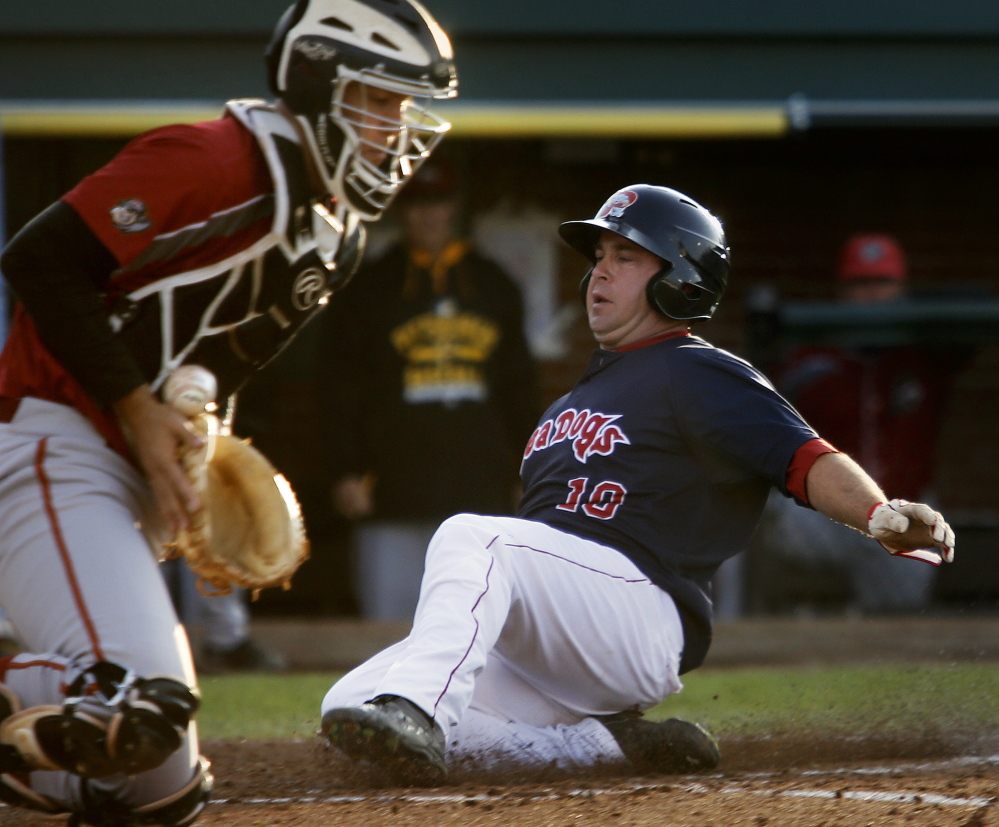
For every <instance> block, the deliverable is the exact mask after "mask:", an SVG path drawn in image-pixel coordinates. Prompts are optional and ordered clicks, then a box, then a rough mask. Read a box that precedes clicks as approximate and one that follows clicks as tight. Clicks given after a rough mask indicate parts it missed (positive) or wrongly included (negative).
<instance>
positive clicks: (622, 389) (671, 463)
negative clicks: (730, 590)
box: [518, 336, 816, 671]
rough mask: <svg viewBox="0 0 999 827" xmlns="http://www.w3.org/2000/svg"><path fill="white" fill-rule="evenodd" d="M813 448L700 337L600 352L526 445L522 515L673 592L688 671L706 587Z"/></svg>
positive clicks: (703, 634)
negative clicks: (612, 556) (617, 556)
mask: <svg viewBox="0 0 999 827" xmlns="http://www.w3.org/2000/svg"><path fill="white" fill-rule="evenodd" d="M815 438H816V434H815V432H814V431H813V430H812V429H811V428H810V427H809V426H808V425H807V424H806V423H805V422H804V421H803V420H802V419H801V417H800V416H799V415H798V413H797V412H796V411H795V410H794V408H793V407H792V406H791V405H790V404H789V403H788V402H786V401H785V400H784V399H783V398H782V397H781V396H780V395H779V394H778V393H777V392H776V391H775V390H774V388H773V386H772V385H771V384H770V382H769V381H768V380H767V379H766V378H764V377H763V376H762V375H761V374H760V373H758V372H757V371H756V370H755V369H754V368H753V367H752V366H751V365H749V364H748V363H747V362H745V361H743V360H742V359H739V358H738V357H736V356H733V355H732V354H730V353H727V352H726V351H723V350H719V349H718V348H716V347H714V346H712V345H710V344H708V343H707V342H705V341H704V340H703V339H700V338H698V337H695V336H678V337H674V338H668V339H665V340H662V341H658V342H656V343H654V344H650V345H648V346H646V347H641V348H639V349H636V350H631V351H625V352H612V351H602V350H598V351H597V352H596V353H594V355H593V358H592V360H591V361H590V364H589V366H588V367H587V369H586V372H585V373H584V374H583V376H582V378H581V379H580V380H579V382H578V383H577V385H576V387H575V388H573V390H572V391H571V392H570V393H568V394H567V395H566V396H564V397H562V398H561V399H559V400H558V401H557V402H555V403H554V404H553V405H552V406H551V407H550V408H549V409H548V410H547V411H546V412H545V414H544V415H543V416H542V420H541V424H540V425H539V426H538V428H537V430H535V432H534V435H533V436H532V437H531V439H530V440H529V441H528V444H527V448H526V449H525V452H524V462H523V466H522V468H521V475H522V478H523V484H524V497H523V499H522V500H521V505H520V509H519V511H518V516H519V517H523V518H525V519H530V520H537V521H539V522H543V523H546V524H548V525H550V526H553V527H554V528H558V529H560V530H562V531H566V532H569V533H571V534H575V535H577V536H579V537H584V538H586V539H589V540H593V541H595V542H598V543H601V544H603V545H607V546H611V547H613V548H615V549H618V550H619V551H621V552H622V553H623V554H625V555H626V556H627V557H628V558H630V559H631V560H632V561H634V563H635V564H636V565H637V566H638V567H639V568H640V569H641V570H642V572H644V573H645V574H646V575H647V576H648V577H649V578H650V579H651V580H652V581H653V582H654V583H656V584H657V585H658V586H660V587H661V588H663V589H665V590H666V591H667V592H669V593H670V594H671V595H672V597H673V599H674V600H675V601H676V603H677V607H678V608H679V610H680V614H681V617H682V619H683V622H684V634H685V645H684V653H683V662H682V664H681V671H689V670H690V669H693V668H694V667H695V666H698V665H699V664H700V663H701V662H702V661H703V659H704V656H705V654H706V653H707V649H708V646H709V645H710V639H711V599H710V580H711V578H712V576H713V575H714V573H715V571H716V570H717V569H718V566H719V565H721V563H722V562H724V561H725V560H726V559H727V558H729V557H731V556H733V555H735V554H737V553H738V552H740V551H743V550H744V549H745V548H746V547H747V545H748V544H749V540H750V537H751V535H752V533H753V531H754V529H755V528H756V524H757V523H758V521H759V519H760V515H761V513H762V510H763V505H764V502H765V500H766V498H767V493H768V491H769V489H770V487H771V486H772V485H774V486H777V487H778V488H780V489H781V491H783V492H784V493H787V489H786V486H785V482H786V475H787V470H788V466H789V465H790V463H791V460H792V458H793V456H794V453H795V451H797V449H798V448H799V447H801V446H802V445H803V444H804V443H806V442H808V441H809V440H812V439H815Z"/></svg>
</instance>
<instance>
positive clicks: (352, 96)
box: [343, 81, 409, 166]
mask: <svg viewBox="0 0 999 827" xmlns="http://www.w3.org/2000/svg"><path fill="white" fill-rule="evenodd" d="M408 102H409V98H408V97H407V96H406V95H402V94H399V93H398V92H390V91H389V90H387V89H380V88H378V87H377V86H368V85H367V84H364V83H358V82H356V81H354V82H351V83H349V84H348V85H347V87H346V88H345V89H344V90H343V108H344V110H345V111H346V112H348V113H351V114H350V116H349V117H350V120H352V121H354V124H355V126H354V128H355V130H356V131H357V134H358V137H359V138H360V140H361V148H360V153H361V157H362V158H364V160H365V161H367V162H368V163H371V164H374V165H375V166H378V165H379V164H381V163H382V161H384V160H385V158H386V157H387V156H388V152H387V151H386V150H388V149H390V148H391V147H392V146H393V145H394V144H395V142H396V141H398V140H399V127H400V122H401V121H402V113H403V110H404V109H405V107H406V104H407V103H408Z"/></svg>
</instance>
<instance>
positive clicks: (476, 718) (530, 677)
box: [322, 514, 683, 770]
mask: <svg viewBox="0 0 999 827" xmlns="http://www.w3.org/2000/svg"><path fill="white" fill-rule="evenodd" d="M682 649H683V632H682V628H681V625H680V618H679V615H678V613H677V610H676V606H675V604H674V603H673V600H672V598H671V597H670V596H669V595H668V594H666V592H664V591H663V590H662V589H660V588H658V587H657V586H655V585H654V584H653V583H652V582H651V581H650V580H649V579H648V578H647V577H645V575H643V574H642V573H641V572H640V571H639V570H638V568H637V567H636V566H635V565H634V564H633V563H632V562H631V561H630V560H628V558H626V557H625V556H624V555H622V554H621V553H620V552H618V551H615V550H614V549H612V548H608V547H607V546H602V545H600V544H598V543H594V542H591V541H589V540H584V539H581V538H579V537H576V536H574V535H571V534H567V533H565V532H562V531H559V530H557V529H554V528H551V527H550V526H547V525H544V524H542V523H537V522H532V521H529V520H521V519H517V518H514V517H485V516H479V515H474V514H459V515H457V516H455V517H451V518H450V519H448V520H446V521H445V522H444V523H443V524H442V525H441V526H440V528H439V529H438V531H437V533H436V534H435V535H434V537H433V540H432V541H431V543H430V546H429V548H428V549H427V558H426V566H425V574H424V577H423V585H422V588H421V591H420V600H419V604H418V606H417V609H416V616H415V618H414V623H413V628H412V632H411V633H410V635H409V636H408V637H407V638H406V639H405V640H402V641H400V642H399V643H396V644H395V645H393V646H391V647H389V648H388V649H386V650H384V651H382V652H380V653H379V654H377V655H375V656H374V657H373V658H371V659H370V660H368V661H367V662H366V663H364V664H362V665H361V666H359V667H358V668H357V669H354V670H353V671H351V672H349V673H348V674H347V675H345V676H344V677H343V678H342V679H341V680H340V681H338V682H337V683H336V684H334V686H333V687H332V688H331V689H330V690H329V692H328V693H327V695H326V697H325V698H324V700H323V704H322V711H323V712H326V711H327V710H329V709H333V708H338V707H344V706H357V705H359V704H361V703H363V702H365V701H367V700H370V699H371V698H373V697H375V696H377V695H382V694H392V695H400V696H402V697H405V698H408V699H409V700H411V701H412V702H414V703H415V704H417V705H418V706H420V707H421V708H422V709H424V710H425V711H427V712H428V713H430V714H431V715H433V717H434V719H435V721H436V722H437V723H438V724H439V725H440V726H441V727H442V728H443V730H444V732H445V733H446V735H447V741H448V756H449V760H454V759H459V760H465V759H472V760H474V761H475V762H477V763H478V764H479V765H480V766H481V765H483V764H485V765H490V764H494V763H495V764H502V765H509V764H511V763H512V764H518V765H522V766H528V767H529V766H539V767H541V766H551V765H553V764H554V765H555V766H558V767H560V768H562V769H566V770H572V769H575V768H582V767H587V766H591V765H593V764H596V763H603V762H613V761H620V760H621V759H622V754H621V751H620V749H619V748H618V746H617V743H616V742H615V741H614V739H613V737H612V736H611V735H610V733H609V732H608V731H607V730H606V729H605V728H604V727H603V726H602V725H600V724H599V723H597V722H596V721H595V720H593V718H592V717H591V716H594V715H608V714H613V713H615V712H620V711H622V710H625V709H631V708H638V709H647V708H649V707H651V706H654V705H656V704H658V703H659V702H660V701H661V700H662V699H663V698H665V697H667V696H669V695H673V694H675V693H677V692H679V691H680V690H681V688H682V684H681V683H680V679H679V676H678V669H679V663H680V655H681V653H682Z"/></svg>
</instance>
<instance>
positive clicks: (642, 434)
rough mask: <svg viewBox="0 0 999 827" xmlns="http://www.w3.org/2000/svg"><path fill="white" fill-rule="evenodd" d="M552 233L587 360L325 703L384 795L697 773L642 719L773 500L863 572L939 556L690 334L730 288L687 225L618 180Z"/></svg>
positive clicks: (711, 250) (340, 737) (851, 468)
mask: <svg viewBox="0 0 999 827" xmlns="http://www.w3.org/2000/svg"><path fill="white" fill-rule="evenodd" d="M559 232H560V235H561V236H562V238H563V239H564V240H565V241H566V242H567V243H568V244H569V245H571V246H572V247H573V248H574V249H576V250H577V251H578V252H579V253H581V254H582V255H583V256H584V257H585V258H586V259H587V260H588V261H589V263H590V264H591V269H590V270H589V272H588V273H587V274H586V275H585V277H584V278H583V281H582V285H581V292H582V295H583V300H584V303H585V306H586V311H587V317H588V321H589V325H590V329H591V330H592V332H593V336H594V338H595V340H596V342H597V345H598V348H597V350H596V351H595V352H594V353H593V356H592V358H591V361H590V364H589V366H588V367H587V368H586V370H585V372H584V374H583V376H582V377H581V378H580V380H579V382H578V383H577V384H576V386H575V387H574V388H573V389H572V390H571V391H570V392H569V393H568V394H566V395H565V396H564V397H562V398H561V399H558V400H556V401H555V402H554V403H553V404H552V405H551V406H550V407H549V409H548V410H547V411H546V412H545V413H544V414H542V417H541V421H540V423H539V424H538V427H537V428H536V429H535V432H534V434H533V435H532V436H531V438H530V439H529V440H528V443H527V447H526V449H525V452H524V461H523V464H522V467H521V478H522V481H523V486H524V496H523V498H522V499H521V503H520V507H519V509H518V511H517V516H516V517H497V516H488V515H481V514H459V515H456V516H454V517H451V518H449V519H448V520H446V521H445V522H444V523H442V525H441V526H440V528H439V529H438V531H437V532H436V534H435V535H434V537H433V539H432V540H431V542H430V545H429V547H428V549H427V557H426V571H425V574H424V578H423V586H422V590H421V592H420V601H419V604H418V606H417V609H416V616H415V618H414V622H413V628H412V632H411V633H410V635H409V636H408V637H407V638H406V639H404V640H402V641H400V642H398V643H396V644H395V645H393V646H391V647H389V648H388V649H386V650H384V651H382V652H380V653H379V654H377V655H375V656H374V657H372V658H371V659H369V660H368V661H367V662H365V663H363V664H361V665H360V666H358V667H357V668H356V669H354V670H352V671H351V672H349V673H348V674H347V675H346V676H344V677H343V678H342V679H341V680H340V681H338V682H337V683H336V684H334V685H333V686H332V687H331V689H330V690H329V692H328V693H327V695H326V697H325V698H324V700H323V703H322V712H323V719H322V728H323V731H324V732H325V733H326V736H327V738H328V739H329V741H330V743H331V744H333V745H334V746H336V747H338V748H339V749H341V750H342V751H343V752H345V753H346V754H347V755H348V756H350V757H351V758H352V759H355V760H367V761H371V762H373V763H375V764H376V765H379V766H381V767H383V768H384V769H386V770H388V771H389V772H390V773H392V774H393V776H394V777H395V778H396V780H399V781H402V782H404V783H415V784H439V783H441V782H442V781H443V780H444V779H445V778H446V777H447V775H448V772H449V771H450V770H451V769H452V768H454V767H459V768H460V767H461V766H462V765H463V764H464V763H465V762H470V763H472V764H473V765H479V766H481V765H482V764H485V765H486V766H493V767H495V766H500V767H504V768H518V769H521V770H531V771H538V770H542V769H551V768H556V769H558V770H561V771H563V772H566V773H570V774H571V773H573V772H580V771H583V770H586V769H587V768H590V767H593V766H594V765H618V766H626V767H629V768H630V769H631V770H632V771H637V772H645V771H653V772H667V773H678V772H679V773H683V772H691V771H693V770H698V769H701V770H703V769H710V768H712V767H714V766H715V765H716V764H717V763H718V761H719V754H718V749H717V746H716V745H715V743H714V741H713V739H712V738H711V736H710V735H709V734H708V733H707V732H705V731H704V730H703V729H701V728H700V727H698V726H696V725H695V724H692V723H689V722H685V721H681V720H678V719H669V720H666V721H661V722H653V721H650V720H646V719H644V718H643V717H642V711H643V710H645V709H648V708H650V707H653V706H655V705H656V704H658V703H660V702H661V701H662V700H663V699H664V698H666V697H668V696H670V695H673V694H675V693H677V692H679V691H680V690H681V689H682V682H681V676H682V675H683V674H685V673H686V672H689V671H690V670H692V669H695V668H696V667H698V666H699V665H700V664H701V663H702V662H703V660H704V657H705V655H706V654H707V651H708V648H709V647H710V643H711V628H712V606H711V597H710V592H711V589H710V582H711V578H712V577H713V576H714V574H715V572H716V570H717V568H718V566H719V565H721V563H722V562H724V561H725V560H726V559H728V558H729V557H731V556H733V555H735V554H738V553H739V552H740V551H742V550H744V549H745V547H746V546H747V545H748V543H749V539H750V536H751V534H752V532H753V530H754V528H755V527H756V524H757V522H758V520H759V517H760V514H761V512H762V510H763V506H764V503H765V501H766V498H767V493H768V491H769V489H770V488H771V487H777V488H779V489H780V490H781V492H783V493H784V494H786V495H787V496H793V497H795V498H796V499H797V500H798V501H799V502H800V503H801V504H802V505H803V506H805V505H807V506H810V507H812V508H814V509H817V510H819V511H821V512H823V513H824V514H826V515H828V516H830V517H833V518H834V519H837V520H840V521H842V522H843V523H845V524H848V525H850V526H852V528H853V529H856V530H857V531H863V532H867V533H870V534H872V535H874V536H876V537H878V539H879V540H880V542H882V543H884V548H879V549H877V551H876V552H875V553H878V554H883V555H885V556H889V554H898V555H905V556H911V557H914V558H916V560H914V561H913V560H910V561H906V562H907V563H908V564H909V565H912V566H920V565H924V564H925V563H923V562H919V561H920V560H922V561H926V562H929V563H933V564H940V563H941V562H942V561H943V560H945V559H946V560H949V559H952V557H953V543H954V538H953V532H951V530H950V528H949V526H948V525H947V524H946V522H945V521H944V520H943V518H942V517H941V516H940V515H939V514H938V513H936V512H935V511H933V510H932V509H931V508H929V507H928V506H926V505H921V504H903V503H901V502H899V501H896V500H893V501H891V502H888V501H887V500H888V497H887V496H886V494H885V493H884V492H883V491H882V490H881V489H880V488H879V487H878V485H877V484H876V483H875V482H874V481H873V480H872V479H871V478H870V477H869V476H868V475H867V474H866V473H865V472H864V471H863V470H862V469H861V468H860V466H858V465H857V464H856V462H854V461H853V460H852V459H850V458H849V457H848V456H847V455H845V454H843V453H840V452H839V451H837V450H836V448H834V447H833V446H832V445H830V444H829V443H828V442H826V441H825V440H823V439H821V438H820V437H819V435H818V434H817V433H816V432H815V431H814V430H813V429H812V428H811V427H810V426H809V425H808V424H807V423H806V422H805V421H804V420H803V419H802V418H801V417H800V416H799V414H798V413H797V412H796V411H795V410H794V409H793V408H792V407H791V406H790V405H789V404H788V403H787V402H786V401H785V400H784V399H783V398H782V397H781V396H780V395H779V394H778V393H777V392H776V391H775V390H774V388H773V386H772V385H771V384H770V383H769V382H768V381H767V380H766V379H765V378H764V377H763V376H762V375H761V374H759V373H758V372H757V371H756V370H755V369H754V368H753V367H752V366H751V365H749V364H748V363H747V362H745V361H744V360H742V359H739V358H737V357H735V356H733V355H732V354H730V353H726V352H725V351H722V350H720V349H718V348H715V347H713V346H712V345H710V344H709V343H708V342H707V341H705V340H704V339H701V338H700V337H698V336H695V335H694V334H693V333H692V331H691V326H692V324H694V323H695V322H699V321H703V320H707V319H709V318H710V317H711V316H712V315H713V313H714V312H715V309H716V308H717V306H718V303H719V301H720V300H721V298H722V294H723V293H724V290H725V287H726V285H727V282H728V275H729V250H728V243H727V240H726V237H725V233H724V230H723V228H722V225H721V222H720V221H719V220H718V219H717V218H716V217H715V216H714V215H712V214H711V213H710V212H708V210H706V209H705V208H704V207H703V206H701V205H700V204H698V203H697V202H695V201H694V200H693V199H691V198H690V197H688V196H686V195H684V194H683V193H679V192H677V191H675V190H672V189H669V188H667V187H661V186H652V185H648V184H636V185H633V186H630V187H625V188H624V189H622V190H619V191H618V192H616V193H614V194H613V195H611V197H610V198H609V199H608V200H607V201H606V202H605V203H604V205H603V206H602V207H601V208H600V209H599V210H598V211H597V214H596V216H595V217H594V218H593V219H589V220H582V221H570V222H566V223H565V224H563V225H562V226H561V227H560V229H559Z"/></svg>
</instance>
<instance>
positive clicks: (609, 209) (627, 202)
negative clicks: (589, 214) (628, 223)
mask: <svg viewBox="0 0 999 827" xmlns="http://www.w3.org/2000/svg"><path fill="white" fill-rule="evenodd" d="M637 200H638V195H637V194H636V193H634V192H632V191H631V190H621V191H620V192H615V193H614V194H613V195H612V196H611V197H610V198H608V199H607V202H606V203H605V204H604V205H603V206H602V207H601V208H600V212H598V213H597V218H620V217H621V216H622V215H624V211H625V210H626V209H628V207H630V206H631V205H632V204H634V203H635V202H636V201H637Z"/></svg>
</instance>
